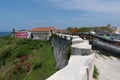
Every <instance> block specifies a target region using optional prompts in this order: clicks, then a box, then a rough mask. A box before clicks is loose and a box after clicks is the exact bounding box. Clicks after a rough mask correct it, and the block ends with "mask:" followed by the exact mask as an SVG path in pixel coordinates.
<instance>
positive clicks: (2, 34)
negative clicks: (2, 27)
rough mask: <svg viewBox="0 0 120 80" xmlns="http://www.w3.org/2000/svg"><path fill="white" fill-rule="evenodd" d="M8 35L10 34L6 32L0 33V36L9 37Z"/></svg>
mask: <svg viewBox="0 0 120 80" xmlns="http://www.w3.org/2000/svg"><path fill="white" fill-rule="evenodd" d="M10 34H11V32H8V31H4V32H0V36H9V35H10Z"/></svg>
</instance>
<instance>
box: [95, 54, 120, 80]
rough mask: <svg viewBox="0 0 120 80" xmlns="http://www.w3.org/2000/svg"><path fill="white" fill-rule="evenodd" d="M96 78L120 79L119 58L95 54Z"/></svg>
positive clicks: (103, 79)
mask: <svg viewBox="0 0 120 80" xmlns="http://www.w3.org/2000/svg"><path fill="white" fill-rule="evenodd" d="M95 65H96V67H97V69H98V72H99V77H98V79H97V80H120V59H118V58H116V57H112V56H111V57H108V56H104V55H99V54H96V60H95Z"/></svg>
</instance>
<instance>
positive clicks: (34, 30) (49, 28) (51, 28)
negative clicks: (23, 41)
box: [30, 27, 56, 32]
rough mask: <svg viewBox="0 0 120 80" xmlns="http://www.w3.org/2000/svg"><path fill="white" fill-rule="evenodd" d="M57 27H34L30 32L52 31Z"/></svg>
mask: <svg viewBox="0 0 120 80" xmlns="http://www.w3.org/2000/svg"><path fill="white" fill-rule="evenodd" d="M55 29H56V28H55V27H42V28H41V27H40V28H33V29H31V30H30V32H51V31H54V30H55Z"/></svg>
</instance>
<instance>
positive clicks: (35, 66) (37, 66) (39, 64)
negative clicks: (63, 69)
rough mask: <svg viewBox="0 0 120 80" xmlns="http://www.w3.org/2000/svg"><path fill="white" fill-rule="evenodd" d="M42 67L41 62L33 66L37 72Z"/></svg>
mask: <svg viewBox="0 0 120 80" xmlns="http://www.w3.org/2000/svg"><path fill="white" fill-rule="evenodd" d="M41 66H42V63H41V62H37V63H34V64H33V69H34V70H36V69H38V68H40V67H41Z"/></svg>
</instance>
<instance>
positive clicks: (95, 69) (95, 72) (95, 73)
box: [93, 65, 99, 79]
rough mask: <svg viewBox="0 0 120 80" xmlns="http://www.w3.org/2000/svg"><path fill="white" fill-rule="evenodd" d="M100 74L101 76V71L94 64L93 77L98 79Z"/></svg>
mask: <svg viewBox="0 0 120 80" xmlns="http://www.w3.org/2000/svg"><path fill="white" fill-rule="evenodd" d="M98 76H99V72H98V70H97V68H96V66H95V65H94V71H93V78H95V79H97V78H98Z"/></svg>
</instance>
